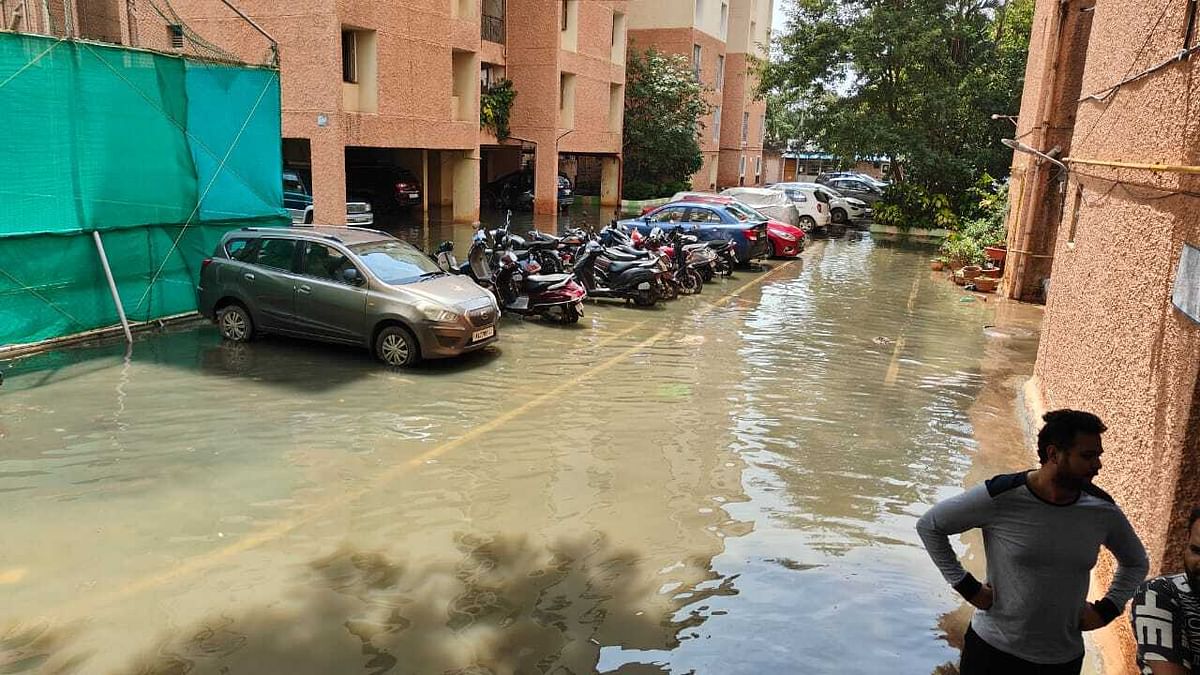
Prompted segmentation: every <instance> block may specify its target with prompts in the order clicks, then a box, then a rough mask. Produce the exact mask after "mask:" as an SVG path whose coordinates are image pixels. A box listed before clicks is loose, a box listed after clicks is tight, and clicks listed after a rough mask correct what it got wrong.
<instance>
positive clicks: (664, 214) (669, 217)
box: [650, 206, 684, 223]
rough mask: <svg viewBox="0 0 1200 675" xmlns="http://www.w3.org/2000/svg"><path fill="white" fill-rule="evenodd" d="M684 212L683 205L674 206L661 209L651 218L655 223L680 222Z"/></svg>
mask: <svg viewBox="0 0 1200 675" xmlns="http://www.w3.org/2000/svg"><path fill="white" fill-rule="evenodd" d="M683 212H684V208H683V207H682V206H674V207H671V208H669V209H663V210H661V211H659V212H658V213H656V214H654V217H652V218H651V219H650V220H651V221H652V222H655V223H678V222H680V221H682V220H683Z"/></svg>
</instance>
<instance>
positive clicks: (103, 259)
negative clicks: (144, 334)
mask: <svg viewBox="0 0 1200 675" xmlns="http://www.w3.org/2000/svg"><path fill="white" fill-rule="evenodd" d="M92 240H93V241H95V242H96V252H97V253H99V254H100V264H101V265H103V266H104V277H105V278H106V279H108V290H109V292H111V293H112V299H113V304H114V305H116V306H117V316H118V317H120V318H121V328H122V329H123V330H124V331H125V341H126V342H128V343H129V344H133V334H132V333H130V332H129V319H127V318H126V317H125V306H124V305H122V304H121V295H120V294H119V293H117V282H115V281H113V275H112V268H111V267H109V266H108V255H107V254H105V253H104V242H102V241H100V233H99V232H97V231H96V230H92Z"/></svg>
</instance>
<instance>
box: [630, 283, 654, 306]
mask: <svg viewBox="0 0 1200 675" xmlns="http://www.w3.org/2000/svg"><path fill="white" fill-rule="evenodd" d="M656 302H658V292H657V291H656V290H655V289H654V288H650V289H648V290H645V291H638V294H637V295H636V296H635V297H634V298H633V304H635V305H637V306H638V307H653V306H654V303H656Z"/></svg>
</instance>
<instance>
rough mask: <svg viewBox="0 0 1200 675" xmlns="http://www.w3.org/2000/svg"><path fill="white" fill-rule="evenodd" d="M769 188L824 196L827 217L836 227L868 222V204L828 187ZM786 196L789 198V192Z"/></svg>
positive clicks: (789, 185) (785, 185)
mask: <svg viewBox="0 0 1200 675" xmlns="http://www.w3.org/2000/svg"><path fill="white" fill-rule="evenodd" d="M771 187H776V188H780V189H782V190H784V191H785V192H786V191H790V190H796V189H804V190H813V191H815V192H816V193H818V194H824V195H825V196H826V197H828V198H829V209H830V213H829V215H830V216H831V219H832V220H833V222H834V223H835V224H837V225H844V224H846V223H850V222H854V221H859V220H868V219H869V218H870V217H871V215H872V210H871V206H870V204H867V203H866V202H864V201H863V200H861V199H855V198H854V197H847V196H845V195H843V194H842V193H840V192H838V191H837V190H835V189H833V188H831V187H829V186H828V185H821V184H820V183H797V182H791V183H775V184H774V185H772V186H771ZM788 196H791V193H790V192H789V195H788Z"/></svg>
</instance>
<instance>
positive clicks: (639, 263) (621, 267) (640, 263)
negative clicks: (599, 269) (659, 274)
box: [608, 260, 654, 274]
mask: <svg viewBox="0 0 1200 675" xmlns="http://www.w3.org/2000/svg"><path fill="white" fill-rule="evenodd" d="M634 267H645V268H647V269H653V267H654V263H653V262H651V261H649V260H620V261H617V260H614V261H613V263H612V264H611V265H609V266H608V273H609V274H620V273H622V272H624V271H625V270H628V269H631V268H634Z"/></svg>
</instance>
